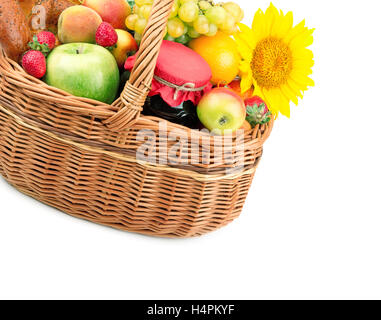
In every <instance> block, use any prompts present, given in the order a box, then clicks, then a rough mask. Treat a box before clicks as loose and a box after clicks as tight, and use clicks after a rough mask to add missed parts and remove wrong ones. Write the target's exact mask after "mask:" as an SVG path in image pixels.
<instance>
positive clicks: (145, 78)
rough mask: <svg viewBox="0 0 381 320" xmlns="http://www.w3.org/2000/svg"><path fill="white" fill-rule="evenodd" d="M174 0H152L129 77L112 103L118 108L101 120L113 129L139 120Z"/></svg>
mask: <svg viewBox="0 0 381 320" xmlns="http://www.w3.org/2000/svg"><path fill="white" fill-rule="evenodd" d="M173 3H174V0H155V1H154V3H153V5H152V12H151V16H150V18H149V20H148V23H147V27H146V29H145V30H144V33H143V38H142V41H141V44H140V48H139V51H138V53H137V57H136V62H135V65H134V68H133V69H132V72H131V76H130V79H129V80H128V81H127V83H126V86H125V87H124V89H123V92H122V94H121V96H120V99H118V100H117V101H116V103H115V105H116V106H117V107H119V111H118V112H116V113H115V114H114V115H113V116H111V117H110V118H108V119H106V120H104V121H103V123H104V124H105V125H106V126H107V127H108V128H109V129H110V130H112V131H120V130H124V129H127V128H129V127H131V126H132V125H133V124H134V123H136V121H137V120H138V119H139V116H140V113H141V111H142V110H143V105H144V103H145V100H146V98H147V95H148V93H149V92H150V90H151V83H152V78H153V75H154V71H155V67H156V61H157V58H158V56H159V52H160V47H161V44H162V42H163V37H164V31H165V28H166V26H167V22H168V17H169V15H170V13H171V10H172V6H173Z"/></svg>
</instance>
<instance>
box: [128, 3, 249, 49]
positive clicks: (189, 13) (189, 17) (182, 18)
mask: <svg viewBox="0 0 381 320" xmlns="http://www.w3.org/2000/svg"><path fill="white" fill-rule="evenodd" d="M152 4H153V0H135V6H134V8H133V10H132V14H131V15H130V16H128V17H127V19H126V26H127V28H128V29H130V30H131V31H135V39H136V40H137V41H138V42H139V41H140V40H141V37H142V34H143V31H144V29H145V27H146V26H147V22H148V18H149V16H150V14H151V9H152ZM243 16H244V13H243V10H242V9H241V8H240V6H239V5H238V4H236V3H234V2H227V3H218V4H214V3H213V1H207V0H175V3H174V5H173V8H172V12H171V14H170V16H169V21H168V25H167V32H166V35H165V39H166V40H170V41H176V42H179V43H182V44H187V43H188V42H189V41H190V40H192V39H196V38H198V37H200V36H203V35H206V36H210V37H212V36H214V35H216V33H217V32H218V31H219V30H220V31H222V32H225V33H227V34H229V35H231V34H234V33H235V32H236V31H237V24H238V23H239V22H241V21H242V19H243Z"/></svg>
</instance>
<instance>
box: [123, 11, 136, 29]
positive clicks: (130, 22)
mask: <svg viewBox="0 0 381 320" xmlns="http://www.w3.org/2000/svg"><path fill="white" fill-rule="evenodd" d="M138 19H139V16H138V15H137V14H135V13H134V14H130V15H129V16H128V17H127V18H126V27H127V28H128V29H130V30H135V25H136V21H138Z"/></svg>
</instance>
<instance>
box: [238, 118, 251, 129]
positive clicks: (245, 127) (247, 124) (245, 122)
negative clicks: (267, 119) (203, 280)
mask: <svg viewBox="0 0 381 320" xmlns="http://www.w3.org/2000/svg"><path fill="white" fill-rule="evenodd" d="M240 129H242V130H244V131H250V130H251V129H252V127H251V124H250V122H249V121H247V120H245V121H244V122H243V125H242V127H241V128H240Z"/></svg>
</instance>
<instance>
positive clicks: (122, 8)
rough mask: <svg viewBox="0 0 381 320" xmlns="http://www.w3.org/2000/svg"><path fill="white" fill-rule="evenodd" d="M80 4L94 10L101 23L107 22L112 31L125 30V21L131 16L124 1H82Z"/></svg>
mask: <svg viewBox="0 0 381 320" xmlns="http://www.w3.org/2000/svg"><path fill="white" fill-rule="evenodd" d="M82 4H83V5H84V6H86V7H89V8H91V9H93V10H95V11H96V12H97V13H98V14H99V15H100V16H101V18H102V20H103V22H108V23H109V24H111V25H112V26H113V27H114V29H126V25H125V21H126V18H127V17H128V16H129V15H130V14H131V7H130V5H129V4H128V3H127V1H126V0H84V1H83V3H82Z"/></svg>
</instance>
